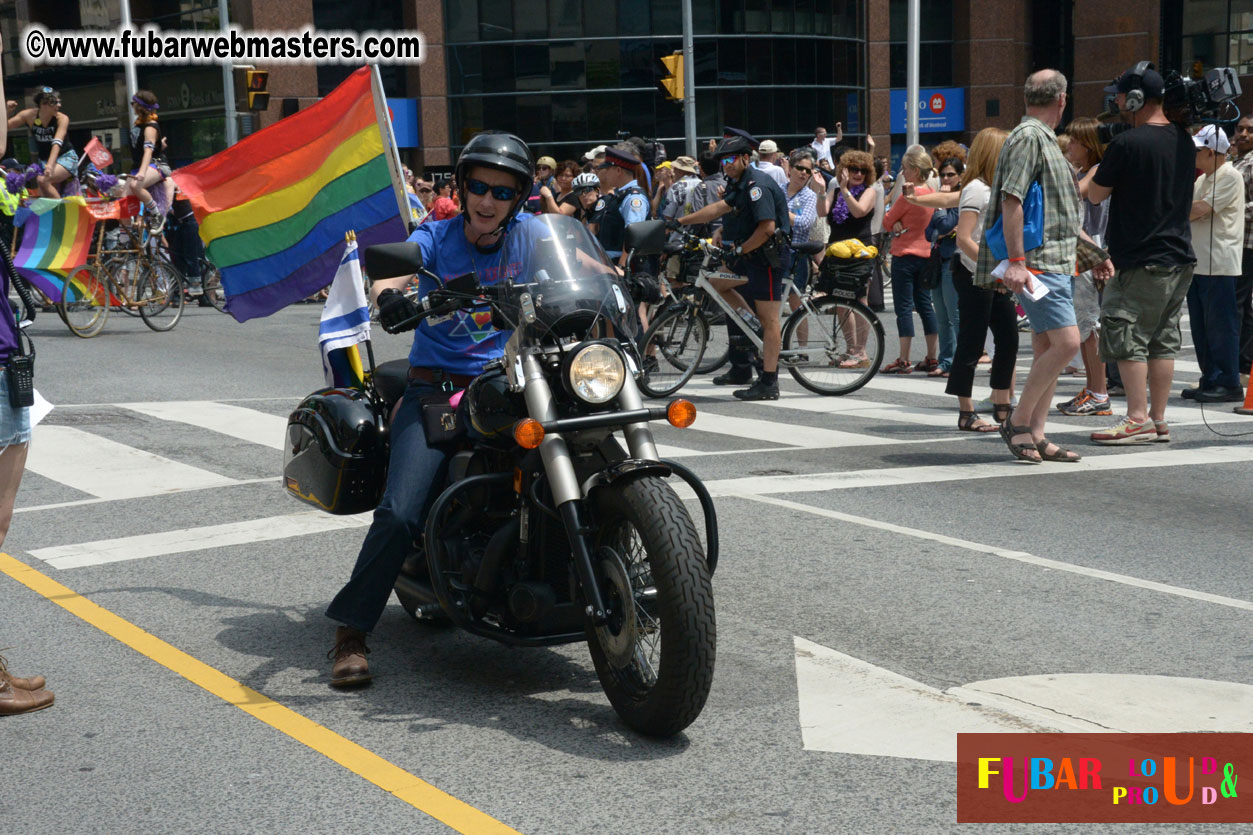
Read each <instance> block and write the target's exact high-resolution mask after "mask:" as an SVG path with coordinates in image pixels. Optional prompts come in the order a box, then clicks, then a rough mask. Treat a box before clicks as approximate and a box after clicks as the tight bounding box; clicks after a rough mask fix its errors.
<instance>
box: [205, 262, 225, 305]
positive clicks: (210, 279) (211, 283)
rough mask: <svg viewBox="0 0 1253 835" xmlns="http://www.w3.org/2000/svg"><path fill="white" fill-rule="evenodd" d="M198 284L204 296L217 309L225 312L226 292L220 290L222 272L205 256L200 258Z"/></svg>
mask: <svg viewBox="0 0 1253 835" xmlns="http://www.w3.org/2000/svg"><path fill="white" fill-rule="evenodd" d="M200 284H201V286H202V287H203V288H204V297H205V298H206V299H208V300H209V304H211V305H213V306H214V307H215V308H216V309H217V310H218V311H220V312H222V313H225V312H226V293H225V292H224V291H223V290H222V273H220V272H218V268H217V267H215V266H213V265H212V264H210V263H209V260H208V259H207V258H201V259H200Z"/></svg>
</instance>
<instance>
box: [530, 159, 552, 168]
mask: <svg viewBox="0 0 1253 835" xmlns="http://www.w3.org/2000/svg"><path fill="white" fill-rule="evenodd" d="M541 165H547V166H548V167H549V168H556V167H557V160H555V159H553V158H552V157H540V158H539V159H537V160H535V167H536V168H539V167H540V166H541Z"/></svg>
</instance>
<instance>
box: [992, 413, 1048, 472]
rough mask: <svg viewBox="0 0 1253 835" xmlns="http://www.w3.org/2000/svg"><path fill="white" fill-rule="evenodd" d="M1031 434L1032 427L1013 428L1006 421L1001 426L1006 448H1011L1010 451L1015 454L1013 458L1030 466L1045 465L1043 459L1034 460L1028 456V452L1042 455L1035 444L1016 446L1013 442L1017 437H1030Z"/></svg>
mask: <svg viewBox="0 0 1253 835" xmlns="http://www.w3.org/2000/svg"><path fill="white" fill-rule="evenodd" d="M1030 434H1031V427H1030V426H1012V425H1011V424H1010V422H1009V421H1005V422H1004V423H1002V424H1001V438H1003V439H1004V440H1005V446H1007V447H1009V451H1010V452H1011V453H1013V456H1014V457H1015V458H1017V459H1018V460H1019V461H1026V462H1027V463H1028V464H1043V463H1044V459H1043V457H1040V458H1032V457H1031V456H1029V455H1027V453H1028V452H1034V453H1035V454H1036V455H1040V450H1038V449H1036V446H1035V444H1034V443H1029V444H1016V443H1014V442H1013V440H1012V438H1013V437H1014V436H1015V435H1030Z"/></svg>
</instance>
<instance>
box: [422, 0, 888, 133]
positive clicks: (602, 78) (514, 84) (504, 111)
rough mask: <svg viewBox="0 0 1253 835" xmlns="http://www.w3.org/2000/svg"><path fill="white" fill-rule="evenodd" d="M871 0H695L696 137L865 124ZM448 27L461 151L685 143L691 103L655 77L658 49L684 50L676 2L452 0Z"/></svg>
mask: <svg viewBox="0 0 1253 835" xmlns="http://www.w3.org/2000/svg"><path fill="white" fill-rule="evenodd" d="M864 5H865V4H864V2H861V1H860V0H849V1H848V2H845V1H844V0H692V15H693V51H694V58H695V61H694V63H695V67H694V70H695V76H694V80H695V86H696V132H697V134H698V136H702V137H708V136H715V135H719V134H720V133H721V129H722V126H723V125H733V126H737V127H744V128H746V129H749V130H751V131H753V132H754V133H756V134H757V135H759V136H761V137H763V138H764V137H771V138H774V139H776V140H778V141H779V143H780V145H781V146H783V147H787V146H789V145H791V144H796V142H797V141H799V140H802V139H804V140H808V139H809V138H812V136H813V129H814V127H815V126H816V125H820V124H821V125H826V126H827V127H829V128H830V129H832V130H833V129H834V123H835V122H837V121H840V122H843V123H844V126H845V131H846V132H847V133H850V134H857V133H859V132H861V131H862V130H863V129H864V128H863V127H862V126H863V125H864V121H865V120H864V112H865V110H864V102H863V99H864V91H865V78H866V55H865V45H864V44H865V41H864V38H865V32H864V29H865V12H864ZM444 24H445V36H446V37H445V41H446V66H447V70H448V96H449V99H448V102H449V121H450V129H451V130H450V139H451V142H452V144H453V153H454V154H455V153H456V152H457V150H459V147H460V145H461V144H462V143H464V142H465V141H466V140H467V139H468V138H469V137H470V136H472V135H474V134H475V133H476V132H478V131H480V130H483V129H485V128H494V129H500V130H508V131H512V132H515V133H517V134H519V135H520V136H522V137H525V138H526V140H527V141H528V142H530V143H533V144H534V145H535V146H537V147H540V148H543V149H545V150H547V151H548V152H550V153H552V154H554V155H556V156H559V157H561V156H567V157H568V156H576V152H580V153H581V152H582V151H584V150H586V149H587V147H588V144H589V141H590V142H596V143H600V142H609V141H613V139H614V138H615V135H616V134H617V132H618V131H627V132H629V133H631V134H633V135H638V136H643V137H646V138H653V137H656V138H660V139H662V140H663V141H666V142H667V143H669V142H674V143H676V144H675V145H671V146H670V148H675V147H681V143H682V137H683V108H682V105H681V103H679V102H672V101H669V100H667V99H666V97H665V93H664V91H663V90H662V89H661V87H660V82H661V79H662V78H663V77H664V76H665V68H664V67H663V66H662V63H661V60H660V59H661V57H662V56H664V55H669V54H670V53H672V52H676V51H678V50H681V49H682V46H683V43H682V34H683V27H682V20H681V17H680V4H679V3H677V2H675V0H444ZM673 155H674V152H673V151H671V156H673Z"/></svg>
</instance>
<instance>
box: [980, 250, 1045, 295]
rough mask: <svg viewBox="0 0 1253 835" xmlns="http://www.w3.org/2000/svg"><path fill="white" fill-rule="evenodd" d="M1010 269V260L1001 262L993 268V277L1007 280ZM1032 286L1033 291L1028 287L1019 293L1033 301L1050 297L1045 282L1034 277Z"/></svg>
mask: <svg viewBox="0 0 1253 835" xmlns="http://www.w3.org/2000/svg"><path fill="white" fill-rule="evenodd" d="M1008 269H1009V261H1008V259H1007V260H1004V261H1001V263H999V264H997V265H996V267H995V268H993V270H992V277H993V278H1000V279H1003V278H1005V273H1006V271H1007V270H1008ZM1031 284H1032V289H1031V290H1028V289H1027V288H1026V287H1024V288H1022V289H1021V290H1019V291H1018V294H1019V295H1022V296H1026V297H1027V298H1029V299H1031V300H1032V301H1039V300H1040V299H1042V298H1044V297H1045V296H1046V295H1048V292H1049V288H1047V287H1045V286H1044V282H1042V281H1040V279H1039V277H1033V278H1032V279H1031Z"/></svg>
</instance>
